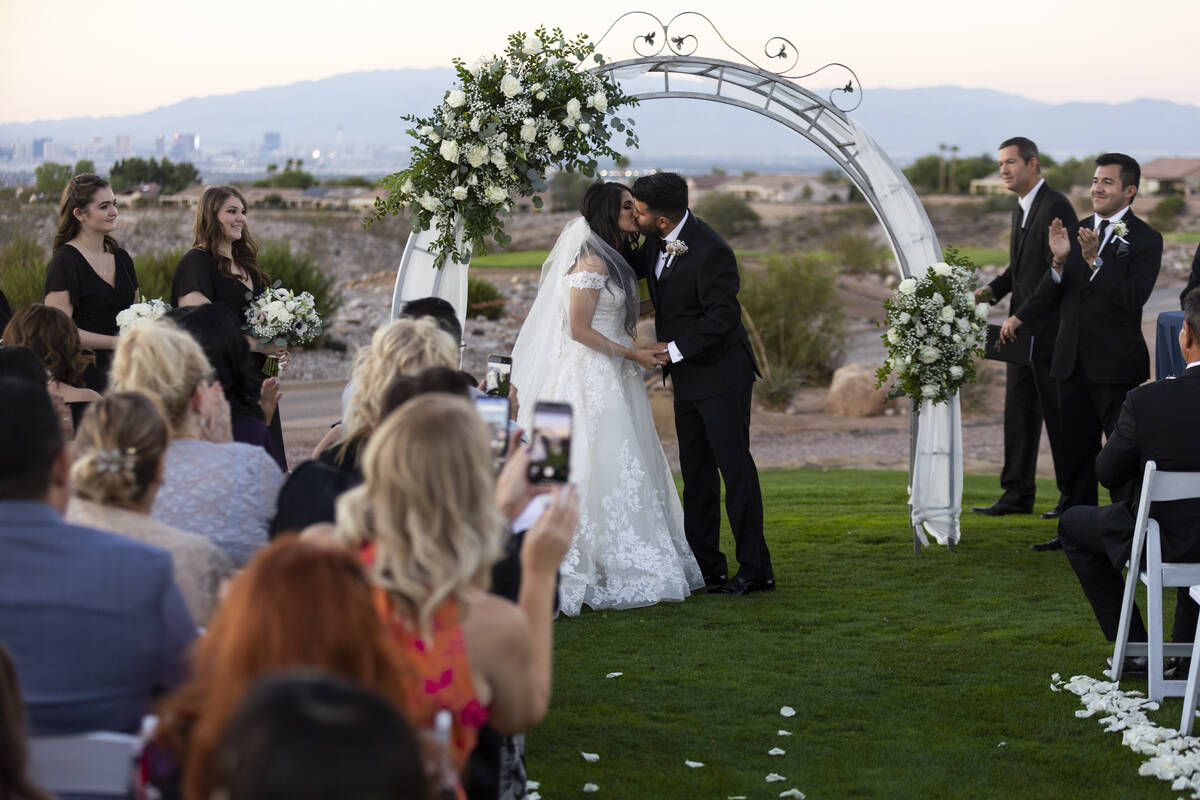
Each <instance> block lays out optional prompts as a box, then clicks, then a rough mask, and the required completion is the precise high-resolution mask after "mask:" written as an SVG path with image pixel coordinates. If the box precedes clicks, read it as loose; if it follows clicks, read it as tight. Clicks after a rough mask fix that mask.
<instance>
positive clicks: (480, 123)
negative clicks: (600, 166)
mask: <svg viewBox="0 0 1200 800" xmlns="http://www.w3.org/2000/svg"><path fill="white" fill-rule="evenodd" d="M587 39H588V37H587V36H586V35H580V36H578V37H576V38H575V39H574V40H568V39H566V38H564V36H563V33H562V31H561V30H560V29H558V28H555V29H553V30H552V31H549V32H547V31H546V29H545V28H544V27H540V28H538V29H537V30H536V31H534V33H533V34H532V35H526V34H524V33H515V34H512V35H511V36H509V37H508V47H507V48H506V49H505V51H504V54H503V55H501V56H490V57H486V58H483V59H481V60H479V61H478V62H476V63H475V64H474V65H472V66H469V67H468V66H467V65H466V64H465V63H464V62H463V61H462V60H461V59H457V58H456V59H454V68H455V70H456V72H457V73H458V85H457V86H455V87H454V88H452V89H451V90H450V91H448V92H446V95H445V97H444V98H443V100H442V102H441V104H440V105H438V106H437V108H435V109H434V110H433V113H432V114H430V115H429V116H427V117H416V116H413V115H408V116H406V117H404V119H405V120H406V121H408V122H411V123H413V125H414V127H413V128H410V129H409V130H408V133H409V135H411V136H412V137H414V138H415V139H416V140H417V143H416V144H415V145H414V146H413V149H412V161H411V163H410V165H409V166H408V168H407V169H404V170H401V171H400V172H396V173H393V174H392V175H389V176H387V177H386V178H384V179H383V181H382V182H381V185H382V186H383V187H384V188H386V189H389V190H390V194H389V196H388V197H387V198H386V199H384V198H378V199H376V201H375V211H374V213H373V214H372V215H371V216H370V217H369V218H368V219H367V220H366V223H365V224H367V225H369V224H370V223H372V222H374V221H375V220H377V219H380V218H381V217H383V216H385V215H387V214H398V213H400V212H401V211H402V210H404V209H408V210H409V211H410V212H411V213H412V218H413V230H414V231H421V230H429V229H433V230H435V231H436V232H437V238H436V239H435V240H434V242H433V244H432V247H431V249H432V250H433V251H434V252H435V253H436V256H435V260H434V264H435V266H437V267H441V266H442V264H443V263H444V262H445V260H446V259H447V258H451V259H453V260H455V261H462V260H464V258H465V257H466V256H467V255H468V254H469V253H470V252H471V251H472V250H473V249H478V250H480V251H484V250H485V249H486V247H485V244H484V239H485V238H486V237H487V236H489V235H490V236H494V237H495V239H496V241H497V242H499V243H500V244H501V245H507V244H508V243H509V242H511V241H512V240H511V238H510V237H509V236H507V235H506V234H505V233H504V229H503V221H502V219H501V217H502V215H504V214H507V213H509V212H511V211H512V201H511V199H510V198H511V196H512V195H514V194H516V195H524V196H528V195H532V194H534V193H535V192H542V191H545V190H546V172H547V170H548V169H549V168H550V167H551V166H555V167H557V168H559V169H564V170H577V171H579V172H582V173H583V174H584V175H587V176H592V175H594V174H595V172H596V166H597V158H600V157H610V158H615V157H617V156H618V155H619V154H618V153H617V151H616V150H614V149H612V147H610V146H609V143H608V142H609V138H610V137H611V136H612V133H613V131H619V132H622V133H624V134H625V145H626V146H627V147H636V146H637V136H636V135H635V134H634V132H633V128H632V125H633V120H632V119H626V120H622V119H620V118H619V117H617V116H616V111H617V110H618V109H620V108H621V107H623V106H633V105H636V104H637V99H636V98H633V97H629V96H627V95H625V94H624V93H622V92H621V89H620V87H618V86H617V84H616V83H615V82H614V81H612V80H611V79H610V78H602V77H600V76H597V75H595V74H593V73H591V72H588V71H586V69H583V68H582V67H583V65H584V64H585V62H587V61H588V60H589V58H590V59H592V60H593V61H595V63H597V64H603V63H604V58H603V57H602V56H601V55H600V54H599V53H596V52H594V50H595V48H594V46H593V45H592V44H591V43H590V42H588V40H587ZM533 205H534V206H535V207H536V208H541V205H542V204H541V198H540V197H534V198H533ZM460 224H461V229H458V226H459V225H460Z"/></svg>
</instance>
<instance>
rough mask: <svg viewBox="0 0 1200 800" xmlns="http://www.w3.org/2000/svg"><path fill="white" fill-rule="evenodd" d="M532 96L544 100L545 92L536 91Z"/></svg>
mask: <svg viewBox="0 0 1200 800" xmlns="http://www.w3.org/2000/svg"><path fill="white" fill-rule="evenodd" d="M534 97H536V98H537V99H538V100H545V99H546V93H545V92H538V93H537V94H535V95H534Z"/></svg>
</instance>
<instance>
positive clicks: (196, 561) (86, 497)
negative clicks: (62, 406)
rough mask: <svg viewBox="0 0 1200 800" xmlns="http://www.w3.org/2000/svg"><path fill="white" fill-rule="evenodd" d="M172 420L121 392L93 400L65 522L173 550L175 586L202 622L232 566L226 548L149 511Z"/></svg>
mask: <svg viewBox="0 0 1200 800" xmlns="http://www.w3.org/2000/svg"><path fill="white" fill-rule="evenodd" d="M170 441H171V438H170V432H169V431H168V430H167V424H166V422H164V421H163V418H162V416H160V415H159V413H158V409H156V408H155V407H154V403H153V402H151V401H150V400H149V399H148V398H146V397H145V396H144V395H140V394H136V393H134V392H126V393H121V392H117V393H114V394H110V395H108V396H107V397H103V398H101V399H99V400H97V401H96V402H95V403H92V406H91V408H89V409H88V411H87V413H86V414H84V415H83V422H81V423H80V425H79V432H78V433H77V435H76V436H75V463H74V465H73V466H72V467H71V486H72V488H73V490H74V493H75V496H74V497H72V498H71V503H70V505H69V506H67V521H68V522H74V523H78V524H80V525H89V526H91V527H93V528H99V529H100V530H103V531H110V532H112V533H116V534H120V535H122V536H128V537H129V538H131V539H137V540H138V541H139V542H145V543H146V544H152V545H154V546H156V547H161V548H162V549H164V550H166V551H167V552H168V553H170V554H171V562H172V563H173V564H174V567H175V585H176V586H178V587H179V591H180V592H181V593H182V594H183V599H184V601H185V602H186V603H187V606H188V610H189V611H190V612H191V613H192V619H193V620H195V621H196V624H197V625H199V626H201V627H204V626H205V625H207V624H208V619H209V617H211V616H212V612H213V609H214V608H215V607H216V603H217V591H218V589H220V587H221V581H223V580H224V579H225V578H226V577H228V576H229V574H230V573H232V572H233V564H231V563H230V561H229V557H228V556H226V555H225V554H224V553H223V552H221V549H220V548H219V547H217V546H216V545H215V544H213V543H212V542H211V541H209V540H208V539H206V538H204V537H203V536H200V535H199V534H195V533H185V532H184V531H181V530H176V529H175V528H172V527H171V526H170V525H166V524H164V523H162V522H159V521H158V520H156V519H153V518H151V517H150V516H149V514H150V508H151V507H152V506H153V505H154V498H155V496H156V495H157V494H158V490H159V488H160V487H161V486H162V479H163V464H164V458H163V457H164V455H165V454H166V452H167V445H168V444H169V443H170Z"/></svg>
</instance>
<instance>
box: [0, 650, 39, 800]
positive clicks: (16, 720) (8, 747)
mask: <svg viewBox="0 0 1200 800" xmlns="http://www.w3.org/2000/svg"><path fill="white" fill-rule="evenodd" d="M25 731H26V723H25V701H23V700H22V699H21V684H20V682H19V681H18V680H17V667H16V665H15V664H13V662H12V656H10V655H9V654H8V651H7V650H5V649H4V645H3V644H0V797H3V798H5V800H8V798H12V800H50V795H49V794H47V793H46V792H43V791H42V790H41V789H39V788H38V787H37V786H35V785H34V784H33V782H32V781H31V780H29V778H28V777H27V776H26V774H25V771H26V770H27V769H28V766H29V745H28V743H27V741H26V733H25Z"/></svg>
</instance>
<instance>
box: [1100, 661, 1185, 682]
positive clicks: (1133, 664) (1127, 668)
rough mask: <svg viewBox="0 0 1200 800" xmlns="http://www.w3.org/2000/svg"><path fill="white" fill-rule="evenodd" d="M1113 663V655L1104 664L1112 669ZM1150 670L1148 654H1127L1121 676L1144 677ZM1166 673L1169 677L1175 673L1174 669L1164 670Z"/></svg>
mask: <svg viewBox="0 0 1200 800" xmlns="http://www.w3.org/2000/svg"><path fill="white" fill-rule="evenodd" d="M1112 665H1113V661H1112V656H1109V657H1108V658H1106V659H1105V660H1104V666H1105V667H1106V668H1107V669H1112ZM1149 671H1150V659H1148V658H1146V656H1125V663H1124V664H1123V665H1122V666H1121V677H1122V678H1144V677H1146V674H1147V673H1148V672H1149ZM1164 673H1167V674H1168V677H1170V675H1172V674H1174V671H1173V670H1164Z"/></svg>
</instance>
